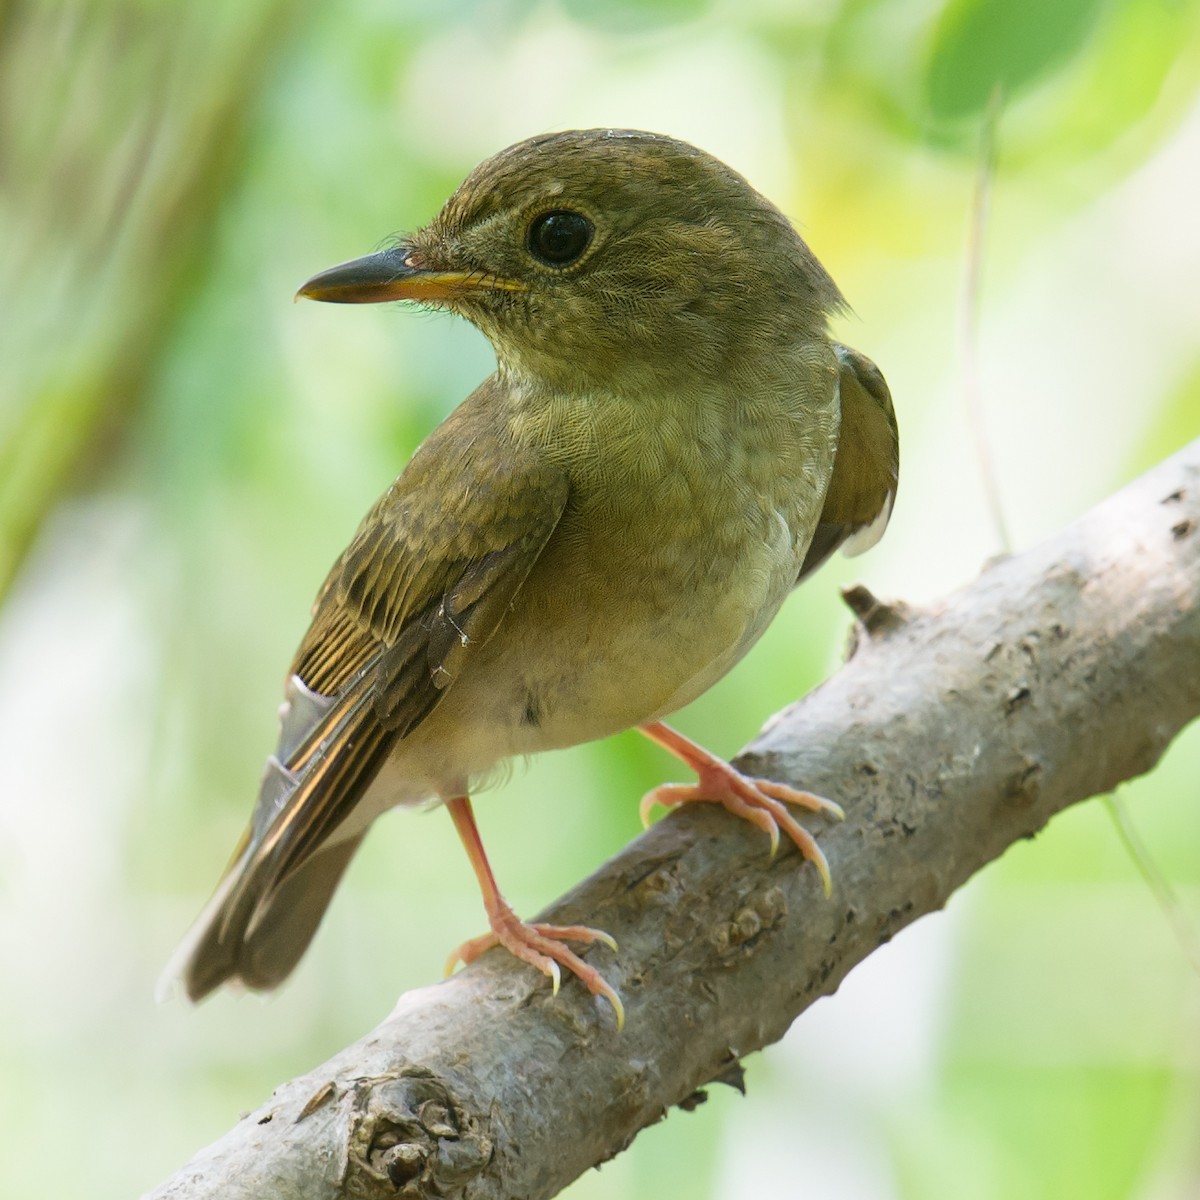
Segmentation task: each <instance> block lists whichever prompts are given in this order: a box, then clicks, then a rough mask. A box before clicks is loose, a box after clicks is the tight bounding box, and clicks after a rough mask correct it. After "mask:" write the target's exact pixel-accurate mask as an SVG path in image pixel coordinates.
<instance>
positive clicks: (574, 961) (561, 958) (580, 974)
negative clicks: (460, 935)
mask: <svg viewBox="0 0 1200 1200" xmlns="http://www.w3.org/2000/svg"><path fill="white" fill-rule="evenodd" d="M490 919H491V925H492V930H491V932H490V933H485V934H483V935H481V936H480V937H476V938H471V940H470V941H467V942H463V944H462V945H461V946H459V947H458V949H457V950H455V951H454V952H453V953H452V954H451V955H450V957H449V958H448V959H447V960H446V974H447V975H449V974H451V973H452V972H453V970H454V968H455V966H456V965H457V964H458V963H459V962H462V963H472V962H474V961H475V959H477V958H478V957H479V956H480V955H481V954H483V953H484V951H486V950H490V949H492V947H493V946H503V947H504V948H505V949H506V950H507V951H508V952H509V953H510V954H512V955H513V956H514V957H515V958H519V959H520V960H521V961H522V962H525V963H528V964H529V965H530V966H531V967H536V968H537V969H538V970H539V971H541V972H542V974H543V975H546V976H548V977H549V979H550V989H551V993H552V994H553V995H555V996H557V995H558V991H559V988H560V987H561V986H562V967H566V968H567V970H568V971H570V972H571V974H572V975H574V976H575V977H576V978H577V979H578V980H579V981H580V983H582V984H583V986H584V987H586V988H587V990H588V991H589V992H591V993H592V995H593V996H601V997H603V998H604V999H605V1000H607V1001H608V1003H609V1004H610V1005H611V1006H612V1010H613V1013H614V1014H615V1015H616V1018H617V1029H618V1030H619V1029H622V1028H624V1025H625V1006H624V1005H623V1004H622V1003H621V997H620V996H619V995H617V992H616V989H615V988H613V987H612V986H611V985H610V984H609V983H608V981H607V980H606V979H605V978H604V976H603V975H601V974H600V972H599V971H597V970H596V968H595V967H592V966H589V965H588V964H587V963H585V962H584V961H583V959H581V958H580V957H579V956H578V955H577V954H576V953H575V952H574V951H573V950H572V949H571V948H570V947H569V946H567V945H566V943H567V942H569V941H570V942H582V943H583V944H584V945H590V944H591V943H593V942H601V943H602V944H603V945H605V946H607V947H608V948H609V949H610V950H616V948H617V942H616V939H615V938H614V937H613V936H612V935H611V934H608V933H605V932H604V930H603V929H592V928H591V927H590V926H588V925H547V924H544V923H542V922H536V921H531V922H526V921H522V920H520V919H519V918H518V917H517V916H516V914H515V913H514V912H513V911H512V910H511V909H510V908H508V907H507V906H505V907H504V908H503V909H500V910H498V911H497V912H495V913H492V914H490ZM560 964H561V966H560Z"/></svg>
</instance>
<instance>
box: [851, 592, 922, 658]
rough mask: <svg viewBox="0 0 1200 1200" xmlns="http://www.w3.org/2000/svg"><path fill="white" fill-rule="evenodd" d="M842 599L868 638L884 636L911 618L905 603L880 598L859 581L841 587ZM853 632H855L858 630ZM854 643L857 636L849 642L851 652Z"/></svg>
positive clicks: (905, 623)
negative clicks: (849, 585)
mask: <svg viewBox="0 0 1200 1200" xmlns="http://www.w3.org/2000/svg"><path fill="white" fill-rule="evenodd" d="M842 599H843V600H844V601H845V603H846V607H847V608H848V609H849V610H850V611H851V612H852V613H853V614H854V615H855V617H856V618H857V619H858V625H859V627H861V630H862V632H863V633H865V634H866V635H867V637H869V638H882V637H886V636H887V635H888V634H891V633H895V632H896V630H898V629H902V628H903V627H904V626H905V625H907V624H908V622H909V621H910V620H911V619H912V610H911V609H910V608H909V606H908V605H907V604H904V603H903V602H902V601H899V600H880V599H879V597H878V596H876V595H875V593H874V592H872V591H871V590H870V589H869V588H867V587H865V586H864V585H863V584H861V583H856V584H854V585H853V586H851V587H846V588H842ZM855 632H856V634H857V632H858V630H857V629H856V630H855ZM856 645H857V637H856V638H855V639H854V641H853V642H852V644H851V653H853V651H854V648H855V646H856Z"/></svg>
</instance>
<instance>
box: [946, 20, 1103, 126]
mask: <svg viewBox="0 0 1200 1200" xmlns="http://www.w3.org/2000/svg"><path fill="white" fill-rule="evenodd" d="M1105 7H1107V4H1106V0H1054V2H1053V3H1050V4H1047V3H1046V2H1045V0H951V2H950V3H949V4H948V5H947V6H946V8H945V10H944V11H943V13H942V16H941V19H940V21H939V22H938V25H937V29H936V31H935V33H934V37H933V42H932V45H931V47H930V56H929V61H928V65H927V67H926V76H925V96H926V102H927V104H928V106H929V111H930V113H931V115H932V116H933V117H934V119H935V120H939V121H958V120H962V119H963V118H966V117H972V116H978V115H979V114H981V113H982V112H983V111H984V109H985V108H986V107H987V104H988V99H989V97H990V96H991V94H992V92H993V91H994V90H995V89H997V88H999V89H1000V91H1001V94H1002V95H1003V96H1004V97H1005V98H1006V99H1007V98H1011V97H1014V96H1016V95H1017V94H1018V93H1019V92H1021V91H1022V89H1024V88H1025V87H1027V86H1029V85H1030V84H1031V83H1034V82H1035V81H1037V80H1039V79H1041V78H1043V77H1044V76H1045V75H1047V74H1048V73H1049V72H1050V71H1051V70H1053V69H1054V68H1056V67H1059V66H1061V65H1062V64H1063V63H1065V62H1067V61H1068V60H1070V58H1071V57H1072V56H1073V55H1075V54H1077V53H1078V52H1079V51H1080V50H1081V49H1082V48H1083V46H1084V44H1085V43H1086V41H1087V39H1088V36H1089V35H1090V34H1091V32H1092V31H1093V29H1094V28H1095V26H1096V23H1097V21H1098V19H1099V16H1100V13H1101V10H1102V9H1103V8H1105Z"/></svg>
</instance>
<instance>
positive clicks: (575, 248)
mask: <svg viewBox="0 0 1200 1200" xmlns="http://www.w3.org/2000/svg"><path fill="white" fill-rule="evenodd" d="M593 233H595V227H594V226H593V225H592V223H591V221H589V220H588V219H587V217H585V216H583V215H581V214H580V213H577V212H569V211H567V210H565V209H562V210H559V211H558V212H548V213H542V215H541V216H540V217H534V219H533V221H532V222H531V223H530V226H529V252H530V254H532V255H533V257H534V258H536V259H538V260H540V261H541V262H544V263H545V264H546V265H547V266H550V267H565V266H568V265H569V264H570V263H573V262H574V261H575V260H576V259H577V258H579V256H580V255H581V254H582V253H583V252H584V251H585V250H586V249H587V248H588V245H589V244H590V243H591V240H592V234H593Z"/></svg>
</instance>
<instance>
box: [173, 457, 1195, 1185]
mask: <svg viewBox="0 0 1200 1200" xmlns="http://www.w3.org/2000/svg"><path fill="white" fill-rule="evenodd" d="M847 601H848V602H849V603H850V605H851V607H852V608H853V609H854V610H855V612H856V614H857V616H858V624H857V626H856V631H855V638H854V646H853V651H852V654H851V656H850V659H849V661H848V662H847V663H846V665H845V666H844V667H843V668H842V669H841V670H840V671H839V672H838V673H837V674H836V675H835V676H834V677H833V678H832V679H830V680H829V681H828V682H827V683H825V684H824V685H823V686H821V687H820V688H818V689H817V690H816V691H814V692H813V693H811V694H810V695H809V696H807V697H805V698H804V699H803V700H801V701H799V702H798V703H796V704H794V705H792V706H791V707H790V708H788V709H787V710H785V711H784V712H783V713H780V714H779V715H777V716H776V717H775V718H773V719H772V721H771V722H770V723H769V725H768V727H767V728H766V729H765V730H764V732H763V733H762V734H761V735H760V736H759V738H758V739H757V740H756V741H755V742H754V743H753V744H752V745H751V747H750V748H749V749H748V750H747V751H746V752H745V753H744V754H743V755H742V756H741V758H740V759H739V765H741V766H742V767H743V768H744V769H746V770H748V771H750V772H752V773H755V774H760V775H765V776H769V777H771V778H773V779H779V780H784V781H788V782H791V783H794V784H796V785H798V786H803V787H806V788H810V789H811V790H813V791H816V792H819V793H821V794H823V795H826V796H833V797H836V798H837V799H838V800H839V801H841V802H842V803H843V804H844V805H845V808H846V811H847V819H846V821H845V823H844V824H840V825H836V826H835V825H831V824H828V823H824V822H821V821H810V822H809V825H810V828H813V829H814V830H816V831H817V832H818V833H819V836H820V841H821V845H822V846H823V848H824V850H825V852H826V854H827V855H828V857H829V861H830V865H831V867H832V870H833V878H834V892H833V897H832V899H829V900H827V899H825V897H824V896H823V895H822V892H821V888H820V884H819V882H818V880H817V875H816V872H815V871H814V870H813V869H812V867H811V866H808V865H802V864H801V861H800V859H799V857H798V855H797V854H796V853H795V852H794V851H793V850H792V849H791V848H785V849H784V850H783V852H781V853H780V854H779V855H778V857H777V858H776V859H775V860H774V861H773V862H771V861H769V860H768V856H767V853H766V850H765V839H764V836H763V834H762V833H761V832H759V831H758V830H757V829H754V828H752V827H750V826H749V825H748V824H746V823H745V822H741V821H738V820H735V819H734V818H732V817H729V816H728V815H726V814H725V813H723V812H721V811H718V810H715V809H714V808H710V807H709V806H706V805H697V806H692V807H691V808H690V809H689V810H688V811H685V812H679V813H675V814H672V815H671V816H670V817H668V818H666V819H664V820H663V821H661V822H660V823H659V824H658V825H656V826H655V827H654V828H652V829H651V830H650V831H649V832H647V833H646V834H645V835H643V836H642V837H639V838H638V839H637V840H636V841H635V842H633V843H632V844H631V845H630V846H628V847H627V848H626V849H625V850H624V851H622V853H621V854H619V855H618V856H617V857H616V858H614V859H612V860H611V861H610V862H608V863H607V864H605V865H604V866H603V867H602V868H601V869H600V870H599V871H598V872H596V874H595V875H593V876H592V877H591V878H590V879H587V880H585V881H584V882H583V883H582V884H580V885H579V887H577V888H576V889H575V890H574V891H572V892H571V893H570V894H569V895H567V896H565V897H563V899H561V900H560V901H558V902H557V903H556V904H554V905H553V906H552V907H551V908H550V909H549V910H547V912H546V914H545V919H549V920H553V921H556V922H560V923H566V924H570V923H574V922H577V921H583V920H586V921H587V922H588V923H589V924H593V925H598V926H600V927H601V928H603V929H607V930H609V931H610V932H611V933H612V934H613V935H614V936H615V937H616V938H617V940H618V942H619V943H620V946H621V949H620V953H619V954H617V955H613V954H611V953H610V952H609V951H608V950H607V949H605V948H603V947H594V948H593V949H592V950H590V951H589V954H591V955H592V956H593V961H596V962H597V963H598V964H599V965H600V966H601V967H602V969H603V971H604V972H605V974H606V976H607V978H608V979H609V980H610V982H612V983H613V984H614V985H615V986H616V987H617V988H618V989H619V991H620V992H621V994H622V996H623V997H624V1000H625V1005H626V1010H627V1013H628V1022H627V1025H626V1027H625V1030H624V1031H623V1032H621V1033H618V1032H617V1030H616V1028H615V1025H614V1021H613V1017H612V1013H611V1011H610V1010H609V1009H608V1007H607V1006H606V1005H604V1004H603V1003H602V1002H599V1001H595V1000H593V999H592V998H591V997H590V996H589V995H588V994H587V993H586V992H585V991H584V990H583V989H582V988H581V987H580V986H579V985H578V984H577V982H576V981H574V980H569V981H567V982H566V983H565V984H564V986H563V989H562V992H561V993H560V995H559V996H558V997H557V998H554V997H552V996H551V994H550V989H549V987H548V985H547V983H546V981H545V980H544V979H543V978H542V977H541V976H539V975H536V974H535V973H534V972H533V971H531V970H529V969H528V968H526V967H522V966H520V965H519V964H517V963H516V962H515V961H513V960H512V959H511V958H509V957H508V956H507V955H506V954H504V953H502V952H501V953H497V952H493V953H490V954H488V955H486V956H484V958H483V959H482V960H480V961H479V962H478V963H476V964H475V965H474V966H472V967H471V968H470V969H468V970H466V971H464V972H462V973H461V974H459V975H458V976H456V977H455V978H453V979H451V980H449V981H446V982H443V983H439V984H437V985H435V986H432V987H428V988H423V989H421V990H419V991H415V992H410V993H408V994H406V995H404V996H402V997H401V998H400V1001H399V1003H398V1004H397V1006H396V1008H395V1011H394V1012H393V1013H392V1015H391V1016H390V1017H389V1018H388V1020H387V1021H385V1022H384V1023H383V1024H381V1025H380V1026H378V1027H377V1028H376V1029H374V1030H372V1031H371V1032H370V1033H369V1034H367V1036H366V1037H364V1038H363V1039H362V1040H361V1041H359V1042H357V1043H355V1044H354V1045H352V1046H350V1047H348V1048H347V1049H346V1050H344V1051H342V1052H341V1053H340V1054H338V1055H336V1056H335V1057H334V1058H332V1059H330V1060H329V1061H328V1062H326V1063H324V1064H322V1065H321V1066H319V1067H317V1068H316V1069H315V1070H313V1071H311V1072H309V1073H308V1074H307V1075H304V1076H302V1077H300V1078H298V1079H295V1080H292V1081H291V1082H289V1083H285V1084H283V1085H282V1086H281V1087H279V1088H278V1089H277V1090H276V1092H275V1094H274V1095H273V1096H272V1097H271V1099H270V1100H269V1101H268V1102H267V1103H266V1104H265V1105H264V1106H263V1107H262V1108H261V1109H259V1110H258V1111H257V1112H254V1113H251V1114H250V1115H249V1116H247V1117H244V1118H243V1119H242V1120H241V1121H240V1122H239V1123H238V1124H237V1125H236V1126H235V1127H234V1128H233V1129H232V1130H231V1131H230V1132H229V1133H228V1134H226V1135H225V1137H223V1138H222V1139H221V1140H220V1141H218V1142H216V1143H214V1144H213V1145H212V1146H210V1147H208V1148H207V1149H205V1150H203V1151H201V1152H200V1153H199V1154H198V1155H197V1156H196V1158H195V1159H193V1160H192V1162H191V1163H189V1164H188V1165H187V1166H186V1167H184V1168H183V1169H182V1170H181V1171H180V1172H179V1173H178V1174H177V1175H176V1176H174V1177H173V1178H172V1179H170V1180H168V1181H167V1182H166V1183H164V1184H163V1185H162V1186H161V1187H160V1188H159V1189H157V1190H156V1191H155V1192H153V1193H152V1196H153V1197H155V1198H156V1200H166V1198H168V1197H170V1198H173V1200H185V1198H186V1200H201V1198H202V1197H221V1198H222V1200H240V1198H246V1200H249V1198H250V1197H255V1198H258V1197H267V1196H270V1197H277V1196H278V1197H291V1198H296V1200H300V1198H303V1200H310V1198H311V1200H326V1198H332V1197H344V1196H345V1197H364V1198H375V1197H395V1196H401V1197H435V1196H436V1197H447V1198H452V1197H455V1198H456V1197H464V1198H468V1200H501V1198H503V1200H510V1198H513V1197H520V1198H522V1200H542V1198H545V1197H550V1196H553V1195H555V1194H556V1193H557V1192H558V1191H559V1190H561V1189H562V1188H563V1187H565V1186H566V1185H567V1184H568V1183H569V1182H570V1181H571V1180H573V1179H574V1178H576V1177H577V1176H578V1175H580V1174H581V1173H582V1172H583V1171H585V1170H587V1168H588V1167H591V1166H593V1165H595V1164H597V1163H600V1162H602V1161H604V1160H605V1159H607V1158H610V1157H612V1156H613V1155H614V1154H616V1153H617V1152H618V1151H620V1150H621V1149H623V1148H624V1147H625V1146H626V1145H628V1144H629V1142H630V1141H632V1139H633V1138H634V1137H635V1136H636V1135H637V1133H638V1132H639V1131H640V1130H641V1129H643V1128H644V1127H645V1126H647V1125H650V1124H653V1123H654V1122H655V1121H656V1120H658V1119H659V1117H660V1116H661V1115H662V1113H663V1112H664V1111H665V1110H666V1108H667V1107H669V1106H670V1105H673V1104H677V1103H679V1102H680V1101H683V1100H685V1099H686V1098H687V1097H688V1096H689V1095H690V1094H691V1093H692V1092H693V1091H694V1090H695V1089H696V1088H698V1087H700V1086H702V1085H703V1084H705V1083H708V1082H710V1081H712V1080H714V1079H718V1078H723V1077H724V1078H727V1079H732V1078H736V1076H737V1072H738V1060H739V1059H740V1058H741V1056H742V1055H745V1054H747V1053H749V1052H750V1051H753V1050H757V1049H759V1048H760V1047H762V1046H764V1045H767V1044H768V1043H770V1042H773V1041H775V1040H776V1039H778V1038H779V1037H781V1036H782V1034H783V1033H784V1031H785V1030H786V1029H787V1028H788V1026H789V1025H790V1024H791V1023H792V1021H793V1020H795V1018H796V1017H797V1015H798V1014H799V1013H801V1012H802V1011H803V1010H804V1009H805V1008H806V1007H807V1006H808V1005H809V1004H811V1003H812V1002H813V1001H814V1000H815V999H817V998H818V997H820V996H823V995H827V994H829V993H831V992H833V991H834V990H835V989H836V988H837V986H838V984H839V983H840V982H841V980H842V978H843V977H844V976H845V975H846V973H847V972H848V971H849V970H850V969H851V967H853V966H854V964H855V963H857V962H859V961H860V960H862V959H863V958H865V957H866V956H867V955H868V954H870V953H871V951H872V950H874V949H875V948H876V947H877V946H879V945H880V944H881V943H883V942H886V941H887V940H888V939H889V938H891V937H892V936H893V935H894V934H895V933H896V932H897V930H899V929H901V928H903V927H904V926H905V925H907V924H908V923H909V922H910V921H913V920H915V919H916V918H917V917H919V916H921V915H922V914H923V913H927V912H929V911H931V910H933V909H937V908H939V907H941V906H942V905H943V904H944V903H945V902H946V899H947V897H948V896H949V895H950V894H951V892H953V891H954V890H955V888H957V887H958V886H959V885H961V884H962V883H963V882H964V881H965V880H966V879H968V878H969V877H970V876H971V875H972V874H973V873H974V872H976V871H977V870H979V869H980V868H981V867H982V866H984V865H985V864H986V863H988V862H990V861H991V860H992V859H994V858H996V857H998V856H999V855H1000V854H1001V853H1002V852H1003V851H1004V849H1005V848H1006V847H1007V846H1009V845H1010V844H1012V843H1013V842H1014V841H1016V840H1017V839H1018V838H1025V837H1029V836H1031V835H1032V834H1033V833H1035V832H1036V831H1037V830H1038V829H1040V828H1041V827H1042V826H1043V825H1044V824H1045V823H1046V822H1047V821H1048V820H1049V819H1050V817H1052V816H1053V815H1054V814H1055V813H1056V812H1058V811H1060V810H1061V809H1063V808H1065V807H1066V806H1067V805H1070V804H1073V803H1075V802H1077V801H1080V800H1084V799H1087V798H1088V797H1090V796H1094V795H1097V794H1100V793H1103V792H1106V791H1109V790H1111V789H1112V788H1114V787H1115V786H1116V785H1117V784H1119V783H1121V782H1122V781H1123V780H1126V779H1130V778H1132V777H1133V776H1135V775H1139V774H1141V773H1142V772H1144V771H1146V770H1148V769H1149V768H1150V767H1152V766H1153V765H1154V763H1155V762H1156V761H1157V760H1158V758H1159V756H1160V755H1161V754H1162V752H1163V750H1164V749H1165V748H1166V746H1167V744H1168V743H1169V742H1170V741H1171V739H1172V738H1173V737H1174V736H1175V735H1176V734H1177V733H1178V732H1179V730H1180V729H1182V728H1183V727H1184V726H1185V725H1186V724H1187V723H1188V722H1189V721H1191V720H1192V719H1193V718H1194V717H1196V716H1197V715H1198V714H1200V441H1197V442H1194V443H1192V444H1191V445H1190V446H1188V447H1186V448H1185V449H1184V450H1183V451H1181V452H1180V453H1179V454H1177V455H1175V456H1174V457H1173V458H1171V459H1169V460H1168V461H1167V462H1165V463H1163V464H1162V465H1160V466H1159V467H1157V468H1155V469H1154V470H1153V471H1151V472H1150V473H1149V474H1147V475H1145V476H1143V477H1142V478H1141V479H1139V480H1138V481H1136V482H1135V483H1133V484H1132V485H1130V486H1129V487H1128V488H1126V489H1125V490H1124V491H1122V492H1120V493H1118V494H1117V495H1116V496H1114V497H1112V498H1111V499H1109V500H1107V501H1106V502H1104V503H1103V504H1101V505H1099V506H1098V507H1097V508H1095V509H1093V510H1092V511H1091V512H1090V513H1088V514H1087V515H1085V516H1084V517H1083V518H1081V519H1080V520H1079V521H1077V522H1076V523H1075V524H1074V525H1072V526H1070V527H1069V528H1068V529H1067V530H1065V531H1064V532H1063V533H1061V534H1060V535H1058V536H1057V537H1055V538H1054V539H1052V540H1051V541H1049V542H1046V543H1045V544H1043V545H1041V546H1039V547H1036V548H1035V549H1033V550H1030V551H1028V552H1026V553H1023V554H1021V555H1018V556H1016V557H1013V558H1006V559H1002V560H998V561H996V562H993V563H991V564H990V565H989V566H988V567H987V568H986V569H985V570H984V572H983V573H982V575H981V576H980V577H979V578H978V579H977V580H976V581H975V582H973V583H972V584H970V585H969V586H968V587H966V588H963V589H962V590H960V591H958V592H956V593H954V594H953V595H951V596H949V597H947V598H946V599H945V600H944V601H942V602H941V603H939V604H937V605H936V606H934V607H932V608H928V609H923V610H920V611H914V610H910V609H907V608H905V607H904V606H902V605H888V604H882V603H879V602H878V601H876V600H874V598H873V597H871V596H870V595H869V594H868V593H867V592H865V591H863V590H861V589H855V590H852V591H851V592H849V593H848V594H847ZM631 802H632V798H631Z"/></svg>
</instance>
